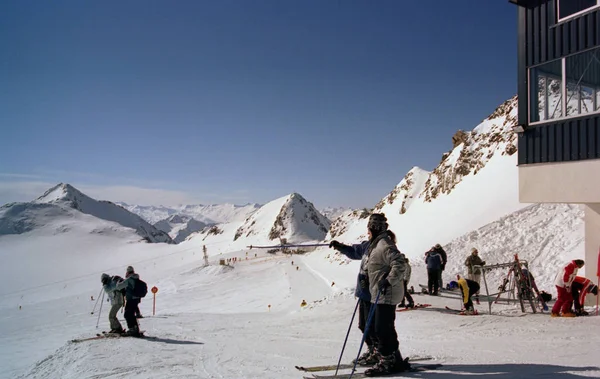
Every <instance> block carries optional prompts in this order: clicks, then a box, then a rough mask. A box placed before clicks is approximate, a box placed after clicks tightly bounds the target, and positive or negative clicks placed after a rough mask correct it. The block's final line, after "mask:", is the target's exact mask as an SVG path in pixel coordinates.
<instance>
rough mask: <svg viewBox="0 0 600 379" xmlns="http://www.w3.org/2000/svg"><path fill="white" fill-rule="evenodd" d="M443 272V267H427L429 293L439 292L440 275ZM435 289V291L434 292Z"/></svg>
mask: <svg viewBox="0 0 600 379" xmlns="http://www.w3.org/2000/svg"><path fill="white" fill-rule="evenodd" d="M441 273H442V270H441V269H439V268H438V269H436V268H428V269H427V287H428V290H429V293H430V294H431V293H438V290H439V288H440V275H441ZM432 291H433V292H432Z"/></svg>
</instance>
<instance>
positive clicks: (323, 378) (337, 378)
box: [303, 364, 442, 379]
mask: <svg viewBox="0 0 600 379" xmlns="http://www.w3.org/2000/svg"><path fill="white" fill-rule="evenodd" d="M440 367H442V364H431V365H418V366H413V367H411V368H410V370H407V371H402V372H395V373H392V374H387V375H377V377H386V376H387V377H394V376H401V375H402V374H406V373H409V372H421V371H429V370H435V369H437V368H440ZM312 375H313V376H304V377H303V378H304V379H348V378H350V375H352V378H368V376H367V375H366V374H365V373H364V372H354V374H350V373H348V374H337V375H318V374H312Z"/></svg>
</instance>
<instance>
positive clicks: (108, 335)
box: [71, 330, 156, 343]
mask: <svg viewBox="0 0 600 379" xmlns="http://www.w3.org/2000/svg"><path fill="white" fill-rule="evenodd" d="M144 332H145V330H140V334H141V335H140V336H139V337H134V336H128V335H125V334H117V333H108V332H102V333H96V336H95V337H87V338H76V339H72V340H71V342H73V343H77V342H85V341H93V340H101V339H110V338H121V337H126V338H127V337H132V338H146V339H153V338H156V337H148V336H145V335H144Z"/></svg>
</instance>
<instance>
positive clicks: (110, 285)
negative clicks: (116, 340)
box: [100, 274, 125, 333]
mask: <svg viewBox="0 0 600 379" xmlns="http://www.w3.org/2000/svg"><path fill="white" fill-rule="evenodd" d="M119 279H121V278H119V277H115V276H113V277H110V275H108V274H102V276H101V277H100V281H101V282H102V285H103V288H104V292H106V294H107V295H108V298H109V300H110V305H111V307H110V311H109V312H108V321H109V322H110V332H109V333H124V332H125V330H124V329H123V326H122V325H121V323H120V322H119V320H118V319H117V313H118V312H119V309H121V308H122V307H123V304H125V301H124V299H123V293H122V292H121V291H119V290H117V283H118V281H119Z"/></svg>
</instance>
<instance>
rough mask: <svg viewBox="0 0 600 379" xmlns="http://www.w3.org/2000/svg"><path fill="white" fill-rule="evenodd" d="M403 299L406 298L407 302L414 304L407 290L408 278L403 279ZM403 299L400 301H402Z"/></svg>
mask: <svg viewBox="0 0 600 379" xmlns="http://www.w3.org/2000/svg"><path fill="white" fill-rule="evenodd" d="M403 282H404V299H406V300H408V303H409V304H414V303H415V302H414V301H413V298H412V296H410V292H408V280H404V281H403ZM404 299H403V300H402V302H403V303H404Z"/></svg>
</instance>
